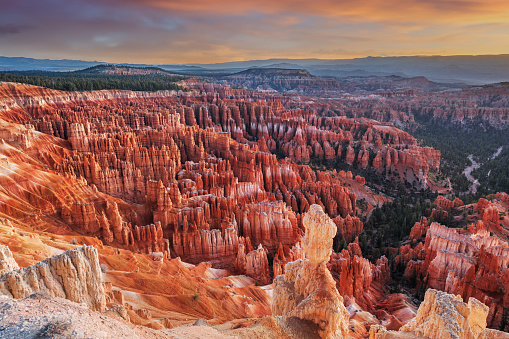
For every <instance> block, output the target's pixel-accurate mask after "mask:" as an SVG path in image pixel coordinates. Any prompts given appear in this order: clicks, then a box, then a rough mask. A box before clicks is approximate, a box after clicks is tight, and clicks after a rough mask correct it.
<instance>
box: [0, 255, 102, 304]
mask: <svg viewBox="0 0 509 339" xmlns="http://www.w3.org/2000/svg"><path fill="white" fill-rule="evenodd" d="M101 276H102V274H101V269H100V268H99V258H98V254H97V250H96V249H95V248H94V247H93V246H83V247H77V248H75V249H72V250H68V251H65V252H64V253H62V254H60V255H56V256H53V257H51V258H48V259H46V260H44V261H41V262H39V263H37V264H35V265H32V266H28V267H25V268H21V269H19V268H18V269H13V270H11V271H10V272H7V273H4V274H2V275H0V293H1V294H4V295H7V296H9V297H13V298H16V299H19V298H26V297H28V296H29V295H31V294H32V293H35V292H41V293H43V294H45V295H47V296H51V297H60V298H64V299H69V300H71V301H74V302H77V303H85V304H87V305H88V306H89V308H90V309H92V310H95V311H104V310H105V309H106V299H105V294H104V289H103V285H102V278H101Z"/></svg>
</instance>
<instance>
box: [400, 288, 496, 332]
mask: <svg viewBox="0 0 509 339" xmlns="http://www.w3.org/2000/svg"><path fill="white" fill-rule="evenodd" d="M487 316H488V307H487V306H486V305H484V304H483V303H481V302H480V301H479V300H477V299H475V298H470V299H469V300H468V304H466V303H464V302H463V300H462V299H461V297H459V296H454V295H451V294H447V293H445V292H441V291H437V290H433V289H429V290H427V291H426V295H425V297H424V301H423V302H422V304H421V306H420V307H419V310H418V311H417V316H416V317H415V319H413V320H412V321H410V322H409V323H408V324H406V325H405V326H403V327H402V328H401V331H403V332H414V333H416V334H419V335H423V336H427V337H429V338H432V339H439V338H440V339H453V338H458V339H470V338H472V339H474V338H477V337H478V336H479V334H480V333H481V332H482V331H483V330H484V329H485V328H486V317H487Z"/></svg>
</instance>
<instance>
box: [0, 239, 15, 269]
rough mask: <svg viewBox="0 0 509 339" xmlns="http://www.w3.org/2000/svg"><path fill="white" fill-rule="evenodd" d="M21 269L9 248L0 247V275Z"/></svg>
mask: <svg viewBox="0 0 509 339" xmlns="http://www.w3.org/2000/svg"><path fill="white" fill-rule="evenodd" d="M17 269H19V266H18V263H17V262H16V260H14V258H13V257H12V252H11V250H10V249H9V247H8V246H5V245H0V273H7V272H10V271H13V270H17Z"/></svg>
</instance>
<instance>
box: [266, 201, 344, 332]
mask: <svg viewBox="0 0 509 339" xmlns="http://www.w3.org/2000/svg"><path fill="white" fill-rule="evenodd" d="M303 224H304V227H305V229H306V232H305V235H304V239H303V242H302V246H303V249H304V252H305V253H306V256H307V259H304V260H302V259H300V260H297V261H293V262H290V263H288V264H287V265H286V267H285V273H284V275H280V276H278V277H276V279H275V280H274V293H273V302H272V312H273V314H274V315H276V316H282V317H283V318H284V319H289V318H291V317H296V318H298V319H301V320H308V321H311V322H312V323H314V324H315V325H316V326H317V329H318V333H319V334H320V336H321V337H322V338H344V337H346V335H347V333H348V318H349V314H348V312H347V310H346V309H345V307H344V306H343V298H342V297H341V296H340V295H339V293H338V291H337V289H336V287H335V283H334V280H333V278H332V275H331V274H330V272H329V270H328V269H327V266H326V263H327V262H328V261H329V257H330V254H331V252H332V239H333V238H334V235H335V234H336V226H335V224H334V222H333V221H332V220H331V219H330V218H329V217H328V216H327V215H326V214H325V213H324V212H323V210H322V208H321V207H320V206H318V205H312V206H311V207H310V209H309V211H308V213H306V215H305V216H304V218H303Z"/></svg>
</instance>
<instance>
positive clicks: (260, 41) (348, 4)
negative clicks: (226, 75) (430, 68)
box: [0, 0, 509, 64]
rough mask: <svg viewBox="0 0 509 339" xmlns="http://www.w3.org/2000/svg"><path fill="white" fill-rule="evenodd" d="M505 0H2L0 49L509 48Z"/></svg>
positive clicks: (74, 53) (286, 54)
mask: <svg viewBox="0 0 509 339" xmlns="http://www.w3.org/2000/svg"><path fill="white" fill-rule="evenodd" d="M508 37H509V1H507V0H424V1H423V0H236V1H231V0H214V1H212V0H0V55H2V56H17V57H32V58H48V59H76V60H89V61H96V60H97V61H102V62H118V63H123V62H126V63H127V62H128V63H146V64H171V63H187V64H189V63H219V62H227V61H242V60H255V59H269V58H291V59H299V58H320V59H349V58H356V57H365V56H401V55H458V54H469V55H472V54H473V55H481V54H509V39H508Z"/></svg>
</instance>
